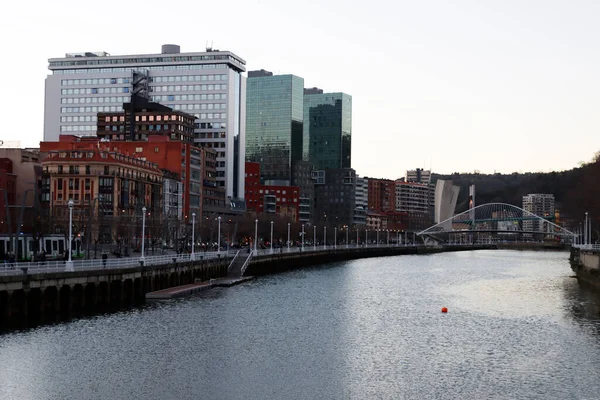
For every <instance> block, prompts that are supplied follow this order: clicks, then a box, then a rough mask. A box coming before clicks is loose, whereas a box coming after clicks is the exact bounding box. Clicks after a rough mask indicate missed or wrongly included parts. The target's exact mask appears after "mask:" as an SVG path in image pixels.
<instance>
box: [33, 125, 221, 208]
mask: <svg viewBox="0 0 600 400" xmlns="http://www.w3.org/2000/svg"><path fill="white" fill-rule="evenodd" d="M85 149H104V150H107V151H112V152H118V153H121V154H123V155H126V156H129V157H134V158H138V159H140V160H145V161H149V162H152V163H156V164H157V165H158V168H160V169H164V170H167V171H170V172H172V173H175V174H177V175H178V176H179V178H180V180H181V182H182V183H183V194H182V199H183V216H184V217H185V218H186V219H189V218H191V217H190V216H191V213H192V212H195V213H196V214H197V215H202V187H203V182H204V181H205V180H207V181H210V180H211V177H210V176H208V177H206V176H205V175H206V174H205V172H210V171H206V169H205V168H203V165H204V164H205V162H206V160H207V159H209V160H210V159H214V158H215V157H212V158H211V156H210V155H208V156H207V153H210V152H214V150H212V149H203V148H200V147H196V146H194V145H193V144H192V143H188V142H181V141H172V140H171V139H170V137H168V136H159V135H156V136H149V137H148V138H147V140H146V141H136V142H126V141H114V142H112V141H104V140H100V139H98V138H94V137H78V136H71V135H61V136H60V139H59V141H58V142H41V143H40V151H41V152H42V153H47V152H50V151H58V150H85ZM209 167H210V164H209ZM213 191H214V192H217V196H216V197H219V196H218V194H221V196H220V199H221V203H222V204H224V202H225V199H224V197H225V194H224V193H225V192H224V190H223V189H222V188H214V190H213ZM213 197H215V196H213Z"/></svg>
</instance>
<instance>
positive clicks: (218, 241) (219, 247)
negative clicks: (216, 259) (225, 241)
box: [217, 215, 221, 254]
mask: <svg viewBox="0 0 600 400" xmlns="http://www.w3.org/2000/svg"><path fill="white" fill-rule="evenodd" d="M217 219H218V220H219V227H218V229H217V254H221V216H220V215H219V217H218V218H217Z"/></svg>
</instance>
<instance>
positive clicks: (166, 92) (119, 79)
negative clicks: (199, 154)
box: [44, 45, 246, 199]
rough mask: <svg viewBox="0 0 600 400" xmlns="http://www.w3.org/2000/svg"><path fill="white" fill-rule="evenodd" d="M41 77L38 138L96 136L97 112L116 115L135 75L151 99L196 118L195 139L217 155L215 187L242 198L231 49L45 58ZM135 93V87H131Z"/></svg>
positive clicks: (238, 97)
mask: <svg viewBox="0 0 600 400" xmlns="http://www.w3.org/2000/svg"><path fill="white" fill-rule="evenodd" d="M49 69H50V71H51V72H52V74H51V75H49V76H48V77H47V78H46V95H45V108H44V140H45V141H58V140H59V136H60V135H63V134H68V135H79V136H84V135H88V136H95V135H96V122H97V113H99V112H117V111H121V107H122V104H123V103H126V102H128V101H129V98H130V96H131V93H132V91H133V88H134V86H133V84H134V83H136V84H137V82H133V77H134V74H135V75H136V76H137V74H138V73H141V74H142V75H144V76H147V77H148V84H147V91H148V92H149V93H148V95H149V97H150V99H151V100H152V101H155V102H160V103H162V104H164V105H167V106H169V107H171V108H172V109H174V110H176V111H184V112H187V113H188V114H192V115H194V117H195V119H196V120H195V126H194V128H195V129H194V141H195V142H196V143H199V144H200V145H201V146H204V147H209V148H214V149H215V150H216V151H217V160H216V164H217V165H216V168H217V177H216V180H217V184H218V186H220V187H222V188H224V189H225V191H226V194H227V196H228V197H230V198H232V199H235V198H238V197H239V198H243V196H244V161H245V160H244V157H245V130H244V127H245V120H246V117H245V112H246V105H245V99H246V95H245V90H246V79H245V77H243V76H242V72H244V71H245V61H244V60H243V59H241V58H240V57H238V56H237V55H235V54H234V53H231V52H229V51H219V50H212V49H207V51H206V52H194V53H181V52H180V48H179V46H177V45H164V46H163V47H162V52H161V53H160V54H140V55H121V56H111V55H109V54H108V53H105V52H96V53H72V54H67V55H66V56H65V57H64V58H51V59H50V60H49ZM136 90H137V89H136Z"/></svg>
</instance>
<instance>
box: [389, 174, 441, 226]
mask: <svg viewBox="0 0 600 400" xmlns="http://www.w3.org/2000/svg"><path fill="white" fill-rule="evenodd" d="M395 187H396V197H395V201H396V209H395V210H396V212H398V213H403V214H404V215H405V216H406V220H405V222H406V228H407V229H408V230H410V231H416V230H422V229H426V228H428V227H429V226H431V225H432V222H433V219H434V215H433V214H434V190H433V187H432V186H431V185H430V184H429V183H417V182H404V181H400V180H398V181H396V182H395Z"/></svg>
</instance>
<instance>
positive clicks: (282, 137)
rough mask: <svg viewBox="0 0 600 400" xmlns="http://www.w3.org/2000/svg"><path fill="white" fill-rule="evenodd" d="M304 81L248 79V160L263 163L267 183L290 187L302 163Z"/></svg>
mask: <svg viewBox="0 0 600 400" xmlns="http://www.w3.org/2000/svg"><path fill="white" fill-rule="evenodd" d="M303 99H304V79H302V78H300V77H298V76H295V75H275V76H257V77H248V79H247V83H246V160H247V161H252V162H259V163H260V164H261V167H260V171H261V182H262V183H263V184H283V185H290V184H291V180H292V165H293V163H294V162H296V161H301V160H302V150H303V128H302V125H303V118H304V116H303V107H304V103H303V101H304V100H303Z"/></svg>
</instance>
